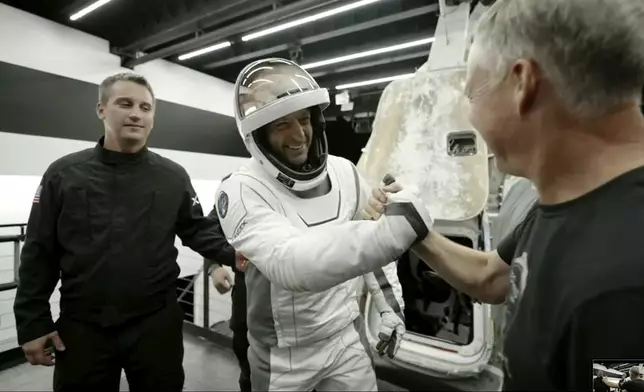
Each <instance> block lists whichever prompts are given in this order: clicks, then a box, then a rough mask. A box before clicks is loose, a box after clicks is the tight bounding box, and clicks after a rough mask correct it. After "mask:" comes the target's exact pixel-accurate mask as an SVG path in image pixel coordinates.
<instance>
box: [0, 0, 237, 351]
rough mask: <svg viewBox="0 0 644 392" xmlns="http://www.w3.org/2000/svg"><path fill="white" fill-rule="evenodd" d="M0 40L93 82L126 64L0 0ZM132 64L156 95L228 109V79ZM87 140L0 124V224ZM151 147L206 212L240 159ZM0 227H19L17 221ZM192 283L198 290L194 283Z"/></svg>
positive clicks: (2, 307) (219, 308) (0, 297)
mask: <svg viewBox="0 0 644 392" xmlns="http://www.w3.org/2000/svg"><path fill="white" fill-rule="evenodd" d="M0 48H1V49H0V61H4V62H7V63H11V64H16V65H19V66H23V67H28V68H31V69H35V70H39V71H43V72H48V73H51V74H55V75H59V76H64V77H69V78H73V79H77V80H81V81H84V82H89V83H93V84H97V85H98V84H99V83H100V82H101V81H102V80H103V79H104V78H105V77H107V76H109V75H112V74H115V73H118V72H126V71H129V70H128V69H125V68H121V67H120V59H119V58H118V56H115V55H112V54H110V53H109V43H108V42H107V41H105V40H103V39H100V38H97V37H93V36H91V35H88V34H85V33H82V32H80V31H77V30H74V29H71V28H68V27H65V26H62V25H59V24H56V23H53V22H51V21H48V20H45V19H42V18H40V17H37V16H34V15H31V14H28V13H26V12H23V11H20V10H17V9H15V8H12V7H9V6H6V5H4V4H0ZM134 71H135V72H137V73H140V74H142V75H144V76H145V77H146V78H148V80H149V81H150V83H151V84H152V86H153V88H154V90H155V94H156V96H157V98H159V99H162V100H165V101H169V102H174V103H177V104H181V105H186V106H191V107H194V108H199V109H202V110H207V111H210V112H215V113H219V114H224V115H228V116H232V114H233V98H232V94H233V85H232V84H230V83H228V82H225V81H222V80H219V79H216V78H213V77H211V76H208V75H206V74H202V73H200V72H196V71H193V70H191V69H188V68H185V67H182V66H180V65H176V64H174V63H170V62H168V61H165V60H155V61H152V62H149V63H147V64H144V65H141V66H139V67H136V69H135V70H134ZM0 94H1V92H0ZM93 145H94V143H93V142H85V141H76V140H67V139H58V138H45V137H37V136H27V135H16V134H11V133H3V132H1V129H0V224H2V223H24V222H26V221H27V219H28V216H29V210H30V208H31V201H32V198H33V195H34V192H35V190H36V187H37V186H38V183H39V182H40V177H41V176H42V173H43V172H44V171H45V169H46V168H47V166H48V165H49V164H50V163H51V162H53V161H54V160H56V159H58V158H59V157H61V156H63V155H65V154H68V153H70V152H74V151H78V150H81V149H84V148H88V147H92V146H93ZM155 151H156V152H158V153H160V154H162V155H164V156H165V157H167V158H170V159H172V160H174V161H176V162H178V163H179V164H181V165H182V166H183V167H185V168H186V170H187V171H188V174H190V176H191V178H192V181H193V185H194V187H195V190H196V191H197V194H198V195H199V198H200V200H201V203H202V206H203V209H204V213H206V214H207V213H209V212H210V210H211V209H212V206H213V204H214V193H215V190H216V188H217V186H218V184H219V180H220V179H221V177H223V176H224V175H226V174H228V173H229V172H231V171H233V170H235V169H236V168H237V167H239V165H241V164H242V163H243V162H244V161H245V158H236V157H227V156H218V155H208V154H196V153H187V152H180V151H172V150H161V149H155ZM0 230H1V231H0V235H5V234H17V233H18V231H17V229H15V230H11V229H5V230H2V229H0ZM177 247H178V249H179V260H178V262H179V265H180V266H181V275H182V276H186V275H192V274H194V273H196V272H197V271H198V270H199V268H200V267H201V265H202V259H201V257H200V256H199V255H197V254H196V253H195V252H192V251H191V250H190V249H187V248H184V247H183V246H181V244H180V242H179V241H177ZM13 253H14V251H13V246H12V245H11V244H0V283H5V282H7V281H11V279H12V277H13V274H14V271H13ZM198 284H199V286H198V289H199V290H201V283H198ZM213 292H214V293H213ZM211 293H213V294H211V305H210V309H211V310H210V313H211V315H210V319H211V320H212V322H216V321H218V320H226V319H228V318H229V317H230V296H229V295H226V296H220V295H219V294H217V293H216V291H214V290H212V291H211ZM197 294H199V293H197ZM14 296H15V290H14V291H7V292H1V293H0V352H2V351H5V350H8V349H11V348H14V347H16V345H17V341H16V333H15V320H14V316H13V312H12V307H13V299H14ZM58 298H59V294H58V291H57V290H56V292H55V293H54V295H53V296H52V301H51V302H52V313H53V315H54V318H56V317H57V315H58ZM199 300H201V299H199Z"/></svg>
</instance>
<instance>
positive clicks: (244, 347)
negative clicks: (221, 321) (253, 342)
mask: <svg viewBox="0 0 644 392" xmlns="http://www.w3.org/2000/svg"><path fill="white" fill-rule="evenodd" d="M248 347H249V343H248V330H245V329H236V330H233V352H234V353H235V356H236V357H237V362H239V368H240V370H241V371H240V372H239V389H240V391H241V392H250V391H251V390H252V388H251V384H250V364H249V363H248Z"/></svg>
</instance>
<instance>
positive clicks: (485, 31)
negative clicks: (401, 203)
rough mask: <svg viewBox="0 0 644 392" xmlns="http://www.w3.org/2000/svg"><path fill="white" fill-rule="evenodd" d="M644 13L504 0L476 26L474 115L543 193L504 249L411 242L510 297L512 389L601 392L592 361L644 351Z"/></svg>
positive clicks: (589, 3) (477, 291)
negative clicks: (595, 387)
mask: <svg viewBox="0 0 644 392" xmlns="http://www.w3.org/2000/svg"><path fill="white" fill-rule="evenodd" d="M642 18H644V2H642V1H635V0H614V1H610V2H606V1H600V0H566V1H563V0H500V1H497V2H496V3H495V4H494V5H492V6H491V7H490V8H489V9H488V10H487V11H486V12H485V13H484V14H483V15H482V16H481V18H480V19H479V21H478V24H477V29H476V33H475V36H474V40H473V43H472V46H471V48H470V51H469V56H468V60H467V61H468V64H467V77H466V83H465V95H466V96H467V98H468V100H469V113H468V114H469V120H470V123H471V124H472V126H473V127H474V129H476V130H477V131H478V133H479V134H480V135H481V136H482V138H483V139H484V140H485V143H486V145H487V146H488V147H489V149H490V151H491V152H492V153H493V154H494V156H495V158H496V164H497V166H498V169H499V170H500V171H501V172H504V173H508V174H510V175H514V176H518V177H525V178H527V179H529V180H530V181H531V182H532V183H533V184H534V185H535V187H536V189H537V191H538V194H539V202H538V204H537V205H536V206H535V207H534V208H533V209H532V210H531V211H530V212H529V213H528V214H527V216H526V218H525V220H524V221H523V223H522V224H520V225H518V226H517V227H516V228H515V230H514V231H513V232H512V233H511V234H510V235H509V236H508V237H507V238H505V239H504V240H502V241H501V243H499V245H498V249H497V251H496V252H478V251H475V250H472V249H467V248H465V247H463V246H460V245H458V244H456V243H454V242H452V241H450V240H449V239H447V238H445V237H444V236H442V235H440V233H437V232H436V230H433V231H432V232H430V233H429V235H428V236H427V237H426V238H425V239H423V240H422V241H421V242H419V243H418V244H415V245H414V246H413V247H412V251H413V252H414V253H416V254H417V255H418V256H419V257H420V258H421V259H422V260H423V261H424V262H425V263H427V264H428V265H429V266H430V267H431V268H432V269H433V270H434V271H435V272H436V273H438V274H439V275H440V276H441V277H442V278H443V279H445V280H446V281H447V282H449V283H450V284H451V285H452V286H454V287H455V288H456V289H458V290H459V291H462V292H464V293H466V294H468V295H469V296H470V297H473V298H476V299H478V300H480V301H481V302H487V303H493V304H500V303H504V304H505V305H506V309H505V322H504V323H503V326H504V333H503V336H505V339H504V341H503V363H504V364H503V368H504V369H503V370H504V374H505V377H504V386H503V388H504V389H505V390H559V391H561V390H591V389H592V363H593V360H618V361H620V362H635V361H637V359H639V358H641V357H642V355H643V354H644V339H642V338H641V336H642V335H641V334H642V331H644V312H642V310H641V309H644V117H643V116H642V113H641V111H640V108H639V105H640V94H641V87H642V85H644V54H643V52H642V49H641V48H642V47H644V34H642V32H641V21H642ZM597 23H599V24H600V25H601V27H600V26H598V25H597ZM432 158H433V157H428V160H429V159H432ZM436 164H437V163H436V162H435V161H429V163H428V167H431V165H436ZM430 173H431V171H430ZM439 174H440V173H439ZM430 175H431V174H430ZM400 185H402V186H405V185H407V184H400ZM400 185H398V187H400ZM410 185H412V184H410ZM395 191H396V189H395V187H394V184H391V185H389V186H387V187H384V188H383V189H382V192H384V193H386V192H395ZM382 192H381V191H380V190H376V191H375V192H374V197H373V198H372V199H371V200H370V206H372V208H377V209H378V211H383V209H384V207H383V206H379V205H378V202H377V200H378V199H380V200H382V202H384V201H385V200H386V195H385V194H384V193H382ZM463 192H464V193H466V194H467V189H464V190H463ZM425 197H429V196H427V195H425ZM463 199H466V197H464V198H463ZM374 206H375V207H374Z"/></svg>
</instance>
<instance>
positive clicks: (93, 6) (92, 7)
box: [69, 0, 112, 20]
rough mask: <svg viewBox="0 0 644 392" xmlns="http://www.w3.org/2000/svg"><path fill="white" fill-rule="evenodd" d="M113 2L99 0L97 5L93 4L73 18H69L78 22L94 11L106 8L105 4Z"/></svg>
mask: <svg viewBox="0 0 644 392" xmlns="http://www.w3.org/2000/svg"><path fill="white" fill-rule="evenodd" d="M110 1H112V0H99V1H97V2H95V3H92V4H90V5H88V6H87V7H85V8H83V9H82V10H80V11H78V12H76V13H75V14H73V15H72V16H70V17H69V19H70V20H78V19H80V18H82V17H83V16H85V15H87V14H89V13H90V12H92V11H95V10H96V9H97V8H100V7H102V6H104V5H105V4H107V3H109V2H110Z"/></svg>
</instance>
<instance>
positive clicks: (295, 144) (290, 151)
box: [267, 109, 313, 166]
mask: <svg viewBox="0 0 644 392" xmlns="http://www.w3.org/2000/svg"><path fill="white" fill-rule="evenodd" d="M267 131H268V143H269V145H270V147H271V149H272V151H273V153H274V154H275V155H277V156H278V157H279V158H280V159H281V160H283V162H284V163H288V164H290V165H293V166H300V165H303V164H304V163H305V162H306V160H307V158H308V156H309V148H310V146H311V139H312V138H313V126H312V125H311V112H310V111H309V110H308V109H304V110H300V111H297V112H295V113H292V114H290V115H288V116H284V117H282V118H280V119H277V120H275V121H273V122H272V123H270V124H269V125H268V128H267Z"/></svg>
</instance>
